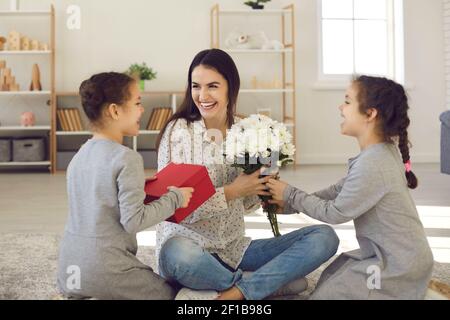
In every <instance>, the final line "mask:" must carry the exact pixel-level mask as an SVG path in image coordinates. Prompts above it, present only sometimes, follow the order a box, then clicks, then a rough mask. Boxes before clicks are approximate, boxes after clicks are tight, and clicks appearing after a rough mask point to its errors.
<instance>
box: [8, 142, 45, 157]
mask: <svg viewBox="0 0 450 320" xmlns="http://www.w3.org/2000/svg"><path fill="white" fill-rule="evenodd" d="M12 144H13V161H14V162H38V161H45V158H46V157H45V140H44V138H26V139H14V140H13V143H12Z"/></svg>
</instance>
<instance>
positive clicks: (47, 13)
mask: <svg viewBox="0 0 450 320" xmlns="http://www.w3.org/2000/svg"><path fill="white" fill-rule="evenodd" d="M10 17H12V18H24V19H26V18H30V17H33V18H35V17H40V18H41V17H42V18H44V19H48V23H49V27H50V28H49V31H50V33H49V39H50V50H28V51H10V50H2V51H0V60H6V61H8V60H7V59H8V58H9V57H15V56H17V57H21V58H23V59H28V58H32V57H35V56H47V57H48V58H49V59H50V61H49V62H50V68H49V70H46V72H45V73H46V74H49V77H50V88H48V89H47V90H43V91H0V98H1V97H8V98H9V97H16V96H18V97H26V98H28V97H30V98H32V97H46V96H48V99H49V101H50V103H49V105H50V107H49V106H47V105H43V108H48V115H49V116H48V122H49V125H38V126H33V127H21V126H18V125H10V126H0V133H1V134H2V136H5V134H7V135H8V136H10V137H21V136H29V134H30V133H32V134H34V133H36V134H39V135H40V136H44V134H45V136H47V138H48V148H47V149H48V156H47V158H48V160H46V161H40V162H2V163H0V168H17V169H21V168H29V167H47V168H48V169H49V171H50V172H54V153H53V150H54V132H55V123H56V120H55V118H54V116H55V114H54V106H55V105H54V94H55V9H54V7H53V5H51V6H50V10H29V11H23V10H18V11H0V20H2V23H3V20H6V18H10ZM43 21H46V20H43ZM24 31H25V30H24ZM2 107H10V106H8V105H7V106H2Z"/></svg>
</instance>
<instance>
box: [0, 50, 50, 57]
mask: <svg viewBox="0 0 450 320" xmlns="http://www.w3.org/2000/svg"><path fill="white" fill-rule="evenodd" d="M50 54H52V51H51V50H26V51H25V50H23V51H22V50H21V51H9V50H3V51H1V50H0V55H9V56H14V55H17V56H27V55H29V56H35V55H50Z"/></svg>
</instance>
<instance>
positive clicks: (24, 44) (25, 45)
mask: <svg viewBox="0 0 450 320" xmlns="http://www.w3.org/2000/svg"><path fill="white" fill-rule="evenodd" d="M30 48H31V45H30V39H29V38H28V37H25V36H23V37H21V38H20V49H21V50H30Z"/></svg>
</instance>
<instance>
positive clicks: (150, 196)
mask: <svg viewBox="0 0 450 320" xmlns="http://www.w3.org/2000/svg"><path fill="white" fill-rule="evenodd" d="M156 178H157V179H156V180H153V181H148V182H147V183H146V185H145V193H146V194H147V197H146V199H145V201H144V203H146V204H147V203H149V202H151V201H154V200H156V199H158V198H159V197H161V196H162V195H163V194H165V193H167V192H168V190H167V187H170V186H174V187H178V188H181V187H192V188H194V193H193V194H192V198H191V201H190V202H189V206H188V207H187V208H180V209H177V210H176V211H175V213H174V215H173V216H171V217H170V218H169V219H167V221H170V222H174V223H180V222H181V221H182V220H183V219H184V218H186V217H187V216H188V215H190V214H191V213H192V212H194V211H195V210H196V209H197V208H198V207H200V206H201V205H202V204H203V203H204V202H205V201H206V200H208V199H209V198H210V197H212V196H213V195H214V194H215V193H216V189H215V188H214V185H213V184H212V181H211V179H210V177H209V174H208V171H207V170H206V167H205V166H200V165H193V164H174V163H169V164H168V165H167V166H166V167H165V168H164V169H162V170H161V171H160V172H158V173H157V174H156Z"/></svg>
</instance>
